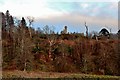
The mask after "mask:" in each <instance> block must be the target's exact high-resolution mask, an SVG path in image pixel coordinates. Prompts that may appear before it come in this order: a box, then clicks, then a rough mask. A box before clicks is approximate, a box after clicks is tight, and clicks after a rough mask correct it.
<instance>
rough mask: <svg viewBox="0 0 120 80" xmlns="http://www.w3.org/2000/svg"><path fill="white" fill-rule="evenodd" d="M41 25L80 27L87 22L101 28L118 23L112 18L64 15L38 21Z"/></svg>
mask: <svg viewBox="0 0 120 80" xmlns="http://www.w3.org/2000/svg"><path fill="white" fill-rule="evenodd" d="M36 21H37V22H40V23H51V24H53V25H54V24H55V23H66V24H71V25H79V24H83V25H84V22H85V21H86V22H87V23H88V24H89V25H101V26H105V25H107V26H118V21H117V20H116V19H112V18H106V19H105V18H100V17H91V16H84V15H81V14H64V15H61V16H59V17H49V18H46V19H38V20H36Z"/></svg>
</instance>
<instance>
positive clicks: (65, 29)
mask: <svg viewBox="0 0 120 80" xmlns="http://www.w3.org/2000/svg"><path fill="white" fill-rule="evenodd" d="M61 34H67V26H65V27H64V29H63V31H61Z"/></svg>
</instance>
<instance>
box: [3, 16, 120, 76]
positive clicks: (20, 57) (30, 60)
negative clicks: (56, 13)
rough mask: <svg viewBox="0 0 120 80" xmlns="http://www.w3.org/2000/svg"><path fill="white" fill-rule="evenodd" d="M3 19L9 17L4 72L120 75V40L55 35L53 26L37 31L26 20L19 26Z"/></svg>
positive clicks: (4, 36)
mask: <svg viewBox="0 0 120 80" xmlns="http://www.w3.org/2000/svg"><path fill="white" fill-rule="evenodd" d="M3 16H4V17H6V16H7V17H6V20H7V21H3V24H2V58H3V63H2V68H3V70H24V71H26V70H27V71H30V70H40V71H54V72H80V73H89V74H105V75H120V51H119V50H120V49H119V48H120V45H119V44H120V41H119V40H110V39H109V40H98V41H96V40H94V39H89V38H86V37H85V36H83V35H81V34H55V33H54V31H52V30H51V29H50V27H49V26H45V27H44V29H43V30H39V29H38V30H35V29H34V28H32V27H30V26H26V22H25V20H24V18H22V20H21V21H20V23H18V24H17V26H15V24H14V21H13V18H12V16H11V18H10V15H7V14H6V15H4V14H3ZM23 21H24V22H23ZM4 24H6V25H4Z"/></svg>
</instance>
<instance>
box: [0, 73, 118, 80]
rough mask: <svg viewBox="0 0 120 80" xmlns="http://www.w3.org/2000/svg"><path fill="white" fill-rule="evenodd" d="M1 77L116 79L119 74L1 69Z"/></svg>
mask: <svg viewBox="0 0 120 80" xmlns="http://www.w3.org/2000/svg"><path fill="white" fill-rule="evenodd" d="M2 77H3V78H58V79H59V78H94V79H102V78H106V79H116V80H120V76H109V75H89V74H78V73H57V72H40V71H29V72H28V71H3V75H2Z"/></svg>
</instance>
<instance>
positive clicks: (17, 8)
mask: <svg viewBox="0 0 120 80" xmlns="http://www.w3.org/2000/svg"><path fill="white" fill-rule="evenodd" d="M6 10H9V11H10V14H11V15H12V16H14V17H17V18H21V17H28V16H32V17H34V19H35V20H34V23H33V25H32V26H33V27H34V28H36V29H37V28H38V27H40V28H43V27H44V26H45V25H48V26H50V27H54V29H55V32H59V33H60V31H61V30H63V28H64V26H68V32H79V33H85V22H86V23H87V26H88V28H89V33H90V32H92V31H97V32H99V31H100V30H101V29H102V28H107V29H108V30H110V29H111V31H112V32H113V33H116V32H117V31H118V0H109V1H107V0H84V1H82V0H0V12H4V13H5V12H6Z"/></svg>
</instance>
